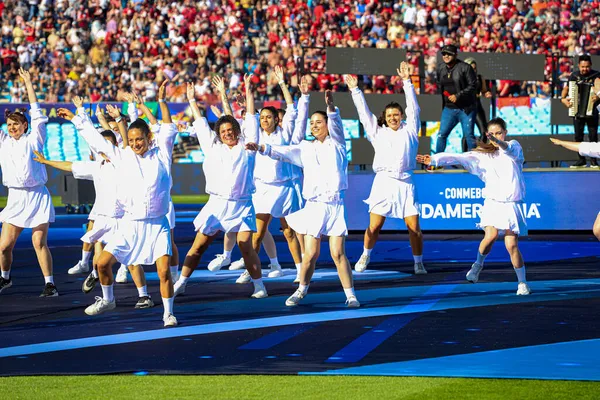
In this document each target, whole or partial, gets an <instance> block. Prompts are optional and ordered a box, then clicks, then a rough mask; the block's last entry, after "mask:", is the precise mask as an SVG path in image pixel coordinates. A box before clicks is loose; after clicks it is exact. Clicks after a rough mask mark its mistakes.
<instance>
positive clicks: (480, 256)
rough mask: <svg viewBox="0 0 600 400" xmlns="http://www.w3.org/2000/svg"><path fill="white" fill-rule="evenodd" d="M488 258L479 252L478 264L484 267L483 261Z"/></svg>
mask: <svg viewBox="0 0 600 400" xmlns="http://www.w3.org/2000/svg"><path fill="white" fill-rule="evenodd" d="M486 257H487V254H481V253H480V252H477V261H476V263H477V264H480V265H483V261H485V258H486Z"/></svg>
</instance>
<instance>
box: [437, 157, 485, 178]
mask: <svg viewBox="0 0 600 400" xmlns="http://www.w3.org/2000/svg"><path fill="white" fill-rule="evenodd" d="M479 163H480V159H479V154H478V153H476V152H473V151H471V152H467V153H461V154H458V153H438V154H435V155H433V156H431V165H433V166H434V167H444V166H449V165H461V166H462V167H463V168H464V169H466V170H467V171H469V172H470V173H472V174H473V175H477V176H480V175H481V170H480V169H479Z"/></svg>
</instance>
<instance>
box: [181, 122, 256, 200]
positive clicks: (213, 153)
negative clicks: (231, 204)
mask: <svg viewBox="0 0 600 400" xmlns="http://www.w3.org/2000/svg"><path fill="white" fill-rule="evenodd" d="M193 128H194V133H195V134H196V136H197V137H198V142H200V147H201V148H202V151H203V152H204V156H205V158H204V163H203V168H204V176H205V177H206V193H208V194H210V195H213V196H217V197H220V198H223V199H227V200H250V199H252V193H254V190H255V188H254V164H255V160H256V152H255V151H250V150H246V143H257V142H258V128H259V126H258V115H249V114H246V117H245V119H244V122H243V125H242V133H243V135H242V136H240V138H239V140H238V143H237V144H236V145H235V146H233V147H232V148H229V146H227V145H226V144H223V143H221V141H220V140H219V139H218V138H217V136H216V135H217V134H216V133H215V132H213V131H212V130H211V129H210V126H208V121H206V118H200V119H197V120H196V121H194V124H193Z"/></svg>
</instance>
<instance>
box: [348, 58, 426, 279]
mask: <svg viewBox="0 0 600 400" xmlns="http://www.w3.org/2000/svg"><path fill="white" fill-rule="evenodd" d="M397 71H398V75H399V76H400V77H401V78H402V81H403V83H404V93H405V95H406V114H405V113H404V111H403V109H402V106H401V105H400V104H398V103H395V102H393V103H389V104H388V105H386V106H385V109H384V110H383V112H382V113H381V116H380V117H379V118H377V117H376V116H375V115H373V113H371V111H370V110H369V106H368V105H367V102H366V101H365V97H364V95H363V93H362V91H361V90H360V89H359V88H358V81H357V79H356V77H354V76H351V75H344V80H345V81H346V84H347V85H348V88H349V89H350V91H351V93H352V100H353V101H354V105H355V107H356V110H357V111H358V117H359V119H360V122H361V124H362V125H363V127H364V130H365V133H366V135H367V139H368V140H369V141H370V142H371V144H372V145H373V148H374V149H375V159H374V160H373V170H374V171H375V179H374V180H373V186H372V187H371V194H370V195H369V198H368V199H367V200H365V203H367V204H368V205H369V220H370V221H369V227H368V228H367V230H366V231H365V236H364V249H363V254H362V255H361V256H360V259H359V260H358V262H357V263H356V265H355V266H354V269H355V270H356V272H363V271H364V270H366V269H367V266H368V265H369V262H370V260H371V251H373V248H374V247H375V243H377V239H378V238H379V232H380V231H381V228H382V227H383V224H384V223H385V220H386V218H402V219H403V220H404V223H405V224H406V228H407V229H408V239H409V242H410V247H411V249H412V254H413V258H414V262H415V264H414V271H415V274H426V273H427V270H425V266H424V265H423V235H422V233H421V227H420V225H419V207H418V204H417V199H416V197H417V194H416V191H415V185H414V183H413V180H412V171H413V169H415V168H416V162H415V157H416V155H417V148H418V147H419V130H420V129H421V122H420V119H419V112H420V110H419V104H418V103H417V96H416V94H415V88H414V86H413V84H412V81H411V80H410V70H409V65H408V63H406V62H402V63H401V64H400V69H399V70H397ZM404 118H406V121H405V122H404V121H402V120H403V119H404Z"/></svg>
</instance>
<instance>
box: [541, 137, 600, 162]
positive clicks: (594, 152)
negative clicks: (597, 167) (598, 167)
mask: <svg viewBox="0 0 600 400" xmlns="http://www.w3.org/2000/svg"><path fill="white" fill-rule="evenodd" d="M550 141H551V142H552V143H554V144H556V145H558V146H562V147H564V148H565V149H567V150H571V151H576V152H578V153H579V154H581V155H582V156H587V157H595V158H600V143H594V142H568V141H565V140H558V139H554V138H550Z"/></svg>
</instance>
